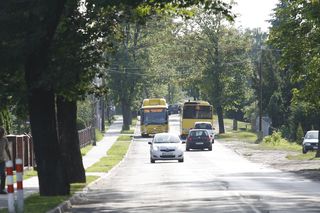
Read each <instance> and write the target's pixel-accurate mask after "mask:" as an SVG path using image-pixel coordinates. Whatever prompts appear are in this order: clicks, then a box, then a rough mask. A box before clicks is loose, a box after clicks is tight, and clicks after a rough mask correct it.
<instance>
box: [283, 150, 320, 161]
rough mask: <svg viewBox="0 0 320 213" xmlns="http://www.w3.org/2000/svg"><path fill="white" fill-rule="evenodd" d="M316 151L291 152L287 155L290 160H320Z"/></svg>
mask: <svg viewBox="0 0 320 213" xmlns="http://www.w3.org/2000/svg"><path fill="white" fill-rule="evenodd" d="M315 156H316V152H308V153H307V154H302V153H300V154H292V155H291V154H290V155H288V156H287V159H289V160H320V159H319V158H316V157H315Z"/></svg>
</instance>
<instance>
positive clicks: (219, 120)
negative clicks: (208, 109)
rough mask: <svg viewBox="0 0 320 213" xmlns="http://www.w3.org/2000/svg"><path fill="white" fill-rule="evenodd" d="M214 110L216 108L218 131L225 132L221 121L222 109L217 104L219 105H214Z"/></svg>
mask: <svg viewBox="0 0 320 213" xmlns="http://www.w3.org/2000/svg"><path fill="white" fill-rule="evenodd" d="M216 110H217V114H218V123H219V133H220V134H223V133H225V130H224V122H223V109H222V107H221V106H220V105H219V106H217V107H216Z"/></svg>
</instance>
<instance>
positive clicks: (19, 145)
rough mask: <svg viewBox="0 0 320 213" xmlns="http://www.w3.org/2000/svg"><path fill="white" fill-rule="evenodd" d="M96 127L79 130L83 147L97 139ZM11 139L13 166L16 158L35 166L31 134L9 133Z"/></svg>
mask: <svg viewBox="0 0 320 213" xmlns="http://www.w3.org/2000/svg"><path fill="white" fill-rule="evenodd" d="M94 134H95V129H94V128H91V127H89V128H86V129H82V130H80V131H78V135H79V145H80V148H83V147H85V146H87V145H90V144H93V143H94V140H95V135H94ZM7 138H8V141H9V148H10V151H11V155H12V157H13V164H14V165H13V166H14V169H15V159H17V158H20V159H22V164H23V166H24V167H28V168H30V167H35V166H36V163H35V156H34V151H33V141H32V136H31V135H7Z"/></svg>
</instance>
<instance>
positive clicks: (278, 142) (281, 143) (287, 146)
mask: <svg viewBox="0 0 320 213" xmlns="http://www.w3.org/2000/svg"><path fill="white" fill-rule="evenodd" d="M260 146H261V148H265V149H275V150H286V151H301V145H299V144H297V143H294V142H289V141H287V140H286V139H285V138H283V137H282V135H281V132H274V133H272V135H269V136H266V137H264V138H263V141H262V143H261V144H260Z"/></svg>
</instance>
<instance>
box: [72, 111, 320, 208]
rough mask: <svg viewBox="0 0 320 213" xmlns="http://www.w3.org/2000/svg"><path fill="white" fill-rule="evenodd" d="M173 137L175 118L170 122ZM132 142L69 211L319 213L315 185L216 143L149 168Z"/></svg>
mask: <svg viewBox="0 0 320 213" xmlns="http://www.w3.org/2000/svg"><path fill="white" fill-rule="evenodd" d="M170 122H171V125H170V128H171V129H170V130H171V131H172V132H177V133H178V132H179V118H178V117H177V116H176V115H173V116H171V118H170ZM150 140H152V139H151V138H137V139H135V141H134V142H133V144H132V146H131V148H130V150H129V153H128V156H127V158H126V159H125V160H124V161H123V162H122V164H121V165H120V166H119V167H118V168H116V169H115V170H113V172H112V173H111V174H110V175H108V176H106V177H105V178H103V179H102V180H100V181H99V182H97V183H96V184H94V185H92V186H91V187H90V189H89V190H88V192H87V193H86V194H84V195H82V196H81V197H80V198H78V199H77V201H76V202H75V204H74V205H73V206H72V209H70V210H69V212H77V213H78V212H139V213H140V212H148V213H150V212H152V213H157V212H197V213H198V212H218V213H220V212H254V213H255V212H261V213H269V212H270V213H271V212H283V213H292V212H320V190H319V189H320V184H319V183H316V182H312V181H309V180H304V179H302V178H300V177H298V176H294V175H292V174H288V173H283V172H280V171H278V170H274V169H271V168H267V167H265V166H263V165H260V164H254V163H251V162H249V161H248V160H246V159H244V158H242V157H241V156H239V155H237V154H236V153H235V152H234V151H232V150H230V149H228V148H226V147H225V146H224V145H223V144H221V143H219V141H217V142H216V143H215V144H214V146H213V151H190V152H185V162H184V163H178V162H177V161H163V162H158V161H157V162H156V163H155V164H151V163H150V160H149V145H148V144H147V142H148V141H150Z"/></svg>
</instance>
